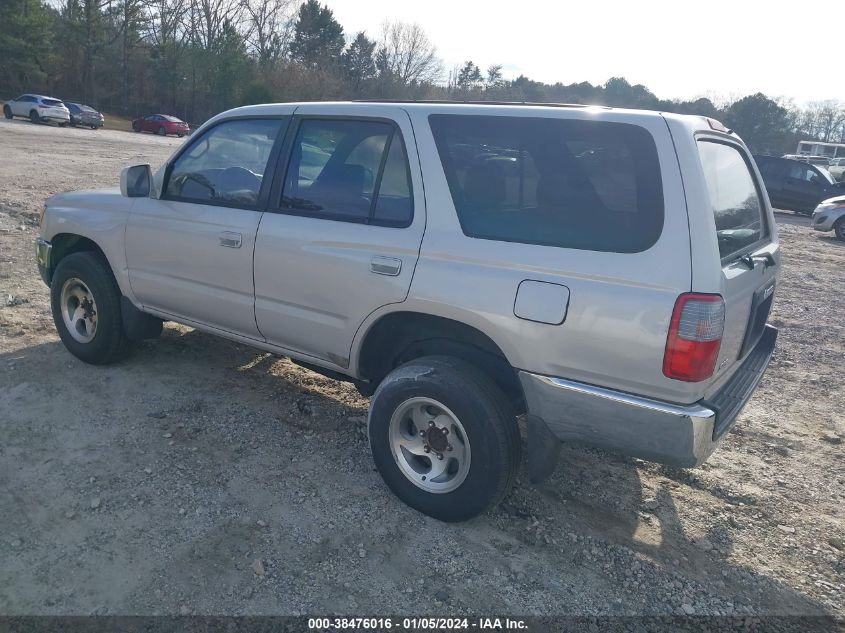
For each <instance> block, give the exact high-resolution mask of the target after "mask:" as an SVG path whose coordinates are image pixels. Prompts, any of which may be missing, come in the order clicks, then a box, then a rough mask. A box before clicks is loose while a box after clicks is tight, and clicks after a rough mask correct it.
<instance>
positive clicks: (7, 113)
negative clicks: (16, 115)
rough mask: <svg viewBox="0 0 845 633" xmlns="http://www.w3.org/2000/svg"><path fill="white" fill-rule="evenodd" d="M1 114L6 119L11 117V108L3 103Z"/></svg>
mask: <svg viewBox="0 0 845 633" xmlns="http://www.w3.org/2000/svg"><path fill="white" fill-rule="evenodd" d="M3 116H4V117H6V118H7V119H11V118H12V116H13V115H12V108H10V107H9V106H7V105H4V106H3Z"/></svg>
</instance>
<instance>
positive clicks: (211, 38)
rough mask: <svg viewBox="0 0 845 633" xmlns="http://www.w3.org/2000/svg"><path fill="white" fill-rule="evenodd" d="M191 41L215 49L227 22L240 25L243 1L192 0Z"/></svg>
mask: <svg viewBox="0 0 845 633" xmlns="http://www.w3.org/2000/svg"><path fill="white" fill-rule="evenodd" d="M190 9H191V10H190V15H191V28H190V39H191V41H192V42H193V43H194V44H196V45H197V46H199V47H200V48H204V49H205V50H214V49H215V47H216V46H217V44H218V42H219V41H220V38H221V35H222V33H223V27H224V26H225V25H226V24H231V25H234V26H240V22H241V17H242V15H243V10H244V9H243V3H242V2H239V1H238V0H191V4H190Z"/></svg>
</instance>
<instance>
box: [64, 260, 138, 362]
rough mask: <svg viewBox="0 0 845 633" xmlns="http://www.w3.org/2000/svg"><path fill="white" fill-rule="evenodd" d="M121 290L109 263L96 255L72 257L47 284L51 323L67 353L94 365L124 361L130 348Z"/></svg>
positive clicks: (65, 261)
mask: <svg viewBox="0 0 845 633" xmlns="http://www.w3.org/2000/svg"><path fill="white" fill-rule="evenodd" d="M120 296H121V294H120V289H119V288H118V286H117V282H116V281H115V280H114V276H113V275H112V272H111V269H110V268H109V265H108V262H106V261H105V259H104V258H103V257H102V256H101V255H98V254H96V253H91V252H82V253H72V254H70V255H68V256H67V257H65V258H64V259H62V260H61V262H59V265H58V266H57V267H56V272H55V273H54V274H53V279H52V280H51V283H50V304H51V308H52V311H53V321H54V322H55V324H56V329H57V330H58V332H59V337H60V338H61V339H62V343H64V345H65V347H66V348H67V349H68V351H69V352H70V353H71V354H73V355H74V356H76V357H77V358H78V359H80V360H82V361H84V362H86V363H91V364H94V365H106V364H108V363H113V362H115V361H118V360H121V359H122V358H125V357H126V356H127V355H129V353H130V352H131V350H132V345H131V344H130V342H129V340H128V339H127V338H126V335H125V334H124V331H123V320H122V316H121V312H120Z"/></svg>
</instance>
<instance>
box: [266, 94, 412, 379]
mask: <svg viewBox="0 0 845 633" xmlns="http://www.w3.org/2000/svg"><path fill="white" fill-rule="evenodd" d="M282 155H283V156H286V157H287V158H288V160H287V161H284V160H280V163H279V170H278V171H277V174H276V179H275V181H274V185H273V190H272V192H271V196H270V201H269V205H268V209H267V211H268V212H267V213H265V214H264V217H263V218H262V220H261V226H260V227H259V231H258V238H257V240H256V244H255V317H256V321H257V323H258V328H259V330H260V331H261V334H262V335H263V336H264V337H265V338H266V340H267V342H269V343H273V344H275V345H279V346H281V347H284V348H286V349H289V350H292V351H295V352H298V353H300V354H306V355H308V356H312V357H315V358H319V359H323V360H327V361H329V362H332V363H334V364H336V365H338V366H340V367H344V368H345V367H347V366H348V363H349V360H348V359H349V355H350V348H351V345H352V340H353V338H354V335H355V332H356V331H357V329H358V327H359V326H360V325H361V323H362V322H363V321H364V319H365V318H366V317H367V316H368V315H369V314H370V313H372V312H373V311H374V310H376V309H378V308H380V307H382V306H384V305H387V304H390V303H398V302H402V301H404V300H405V298H406V296H407V294H408V289H409V287H410V284H411V278H412V276H413V273H414V267H415V265H416V263H417V258H418V256H419V249H420V242H421V241H422V235H423V230H424V228H425V198H424V196H423V187H422V176H421V173H420V167H419V161H418V159H417V154H416V151H415V146H414V135H413V131H412V128H411V123H410V119H409V117H408V115H407V113H406V112H405V111H404V110H403V109H401V108H399V107H396V106H375V105H372V104H361V105H355V104H343V105H338V104H307V105H302V106H299V107H297V110H296V113H295V116H294V118H293V121H292V122H291V126H290V128H289V130H288V138H287V140H286V143H285V148H284V149H283V154H282Z"/></svg>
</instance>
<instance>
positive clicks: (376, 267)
mask: <svg viewBox="0 0 845 633" xmlns="http://www.w3.org/2000/svg"><path fill="white" fill-rule="evenodd" d="M401 270H402V260H401V259H397V258H396V257H383V256H381V255H376V256H375V257H373V258H372V259H371V260H370V272H372V273H375V274H376V275H388V276H389V277H395V276H396V275H398V274H399V272H400V271H401Z"/></svg>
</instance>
